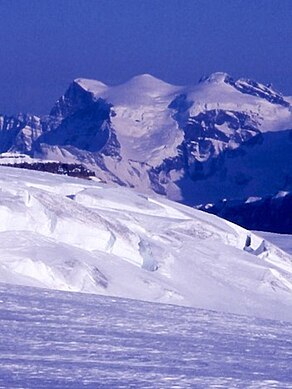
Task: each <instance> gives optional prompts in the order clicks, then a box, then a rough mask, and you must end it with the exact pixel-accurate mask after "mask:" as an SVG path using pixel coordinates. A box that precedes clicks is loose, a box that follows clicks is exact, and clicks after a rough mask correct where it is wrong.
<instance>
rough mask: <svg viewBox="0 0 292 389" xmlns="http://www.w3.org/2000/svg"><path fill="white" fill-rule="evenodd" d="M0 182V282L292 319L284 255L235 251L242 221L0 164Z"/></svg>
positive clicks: (290, 271)
mask: <svg viewBox="0 0 292 389" xmlns="http://www.w3.org/2000/svg"><path fill="white" fill-rule="evenodd" d="M0 186H1V190H0V220H1V223H0V281H2V282H7V283H14V284H22V285H28V286H41V287H44V288H51V289H60V290H66V291H82V292H88V293H97V294H102V295H109V296H120V297H128V298H133V299H140V300H148V301H156V302H164V303H171V304H177V305H185V306H192V307H200V308H206V309H213V310H218V311H225V312H232V313H240V314H247V315H252V316H258V317H266V318H272V319H279V320H292V309H291V307H292V261H291V256H290V255H289V254H287V253H285V252H283V251H281V250H280V249H278V248H277V247H275V246H273V245H272V244H270V243H266V244H265V247H266V250H265V251H264V252H263V253H262V254H260V255H259V256H255V255H252V254H251V253H248V252H246V251H243V247H244V245H245V242H246V238H247V235H248V231H246V230H244V229H243V228H241V227H238V226H236V225H234V224H232V223H230V222H227V221H224V220H222V219H219V218H218V217H216V216H213V215H209V214H206V213H204V212H201V211H198V210H194V209H191V208H188V207H186V206H183V205H180V204H178V203H173V202H171V201H169V200H166V199H165V198H164V197H159V196H156V197H147V196H145V195H142V194H137V193H135V192H134V191H132V190H130V189H128V188H121V187H114V186H109V185H106V184H102V183H97V182H94V181H88V180H82V179H78V178H69V177H65V176H55V175H52V174H49V173H41V172H33V171H28V170H21V169H16V168H15V169H12V168H8V167H3V166H2V167H0ZM261 244H262V238H260V237H258V236H256V235H254V234H252V235H251V248H252V249H254V250H255V249H257V248H258V247H259V246H260V245H261Z"/></svg>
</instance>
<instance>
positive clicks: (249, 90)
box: [0, 73, 292, 232]
mask: <svg viewBox="0 0 292 389" xmlns="http://www.w3.org/2000/svg"><path fill="white" fill-rule="evenodd" d="M0 152H1V153H7V152H9V153H10V155H11V153H12V154H14V153H22V154H25V155H27V156H29V157H30V158H37V159H41V160H50V161H59V162H61V163H63V164H64V163H65V164H79V165H80V164H81V165H84V166H85V167H86V169H88V170H90V171H92V172H94V173H95V175H96V176H97V177H98V178H100V179H101V180H103V181H106V182H113V183H117V184H119V185H123V186H129V187H134V188H136V189H137V190H138V191H140V192H143V193H151V192H156V193H159V194H163V195H166V196H167V197H168V198H170V199H173V200H176V201H179V202H182V203H184V204H188V205H192V206H197V205H198V204H203V205H202V208H206V204H209V203H212V204H214V203H218V202H220V201H221V200H222V199H227V200H228V201H230V200H232V201H233V200H234V199H237V200H241V199H243V200H242V201H243V202H245V199H246V198H249V197H266V196H271V197H272V196H275V194H276V193H278V192H279V191H285V192H288V193H289V192H290V191H292V98H291V97H285V96H283V95H282V94H281V93H279V92H277V91H276V90H274V88H273V87H272V86H271V85H263V84H260V83H257V82H255V81H251V80H247V79H239V80H234V79H233V78H232V77H230V76H229V75H228V74H226V73H214V74H212V75H210V76H209V77H205V78H202V79H201V80H200V82H199V84H198V85H196V86H191V87H181V86H173V85H170V84H167V83H165V82H163V81H161V80H158V79H156V78H154V77H152V76H150V75H147V74H146V75H141V76H137V77H134V78H132V79H131V80H130V81H128V82H127V83H125V84H122V85H119V86H113V87H109V86H107V85H105V84H103V83H101V82H99V81H94V80H86V79H77V80H75V81H74V82H73V83H72V84H71V85H70V86H69V88H68V90H67V91H66V92H65V94H64V95H63V96H62V97H61V98H60V99H59V100H58V101H57V102H56V104H55V106H54V107H53V108H52V110H51V112H50V114H49V115H47V116H44V117H41V118H40V117H37V116H34V115H30V114H25V115H24V114H21V115H18V116H16V117H8V116H0ZM213 210H214V209H213ZM284 214H285V212H284ZM285 223H286V222H285ZM284 232H287V231H284Z"/></svg>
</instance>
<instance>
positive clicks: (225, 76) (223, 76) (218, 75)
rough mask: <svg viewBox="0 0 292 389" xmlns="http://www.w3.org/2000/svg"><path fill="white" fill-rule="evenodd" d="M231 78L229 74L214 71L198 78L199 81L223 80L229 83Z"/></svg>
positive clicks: (209, 82)
mask: <svg viewBox="0 0 292 389" xmlns="http://www.w3.org/2000/svg"><path fill="white" fill-rule="evenodd" d="M231 80H232V78H231V76H230V75H229V74H227V73H224V72H215V73H212V74H210V75H209V76H204V77H202V78H201V79H200V81H199V82H200V83H208V84H221V83H223V82H225V83H229V82H230V81H231Z"/></svg>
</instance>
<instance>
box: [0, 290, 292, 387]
mask: <svg viewBox="0 0 292 389" xmlns="http://www.w3.org/2000/svg"><path fill="white" fill-rule="evenodd" d="M0 325H1V331H0V344H1V358H0V388H5V389H7V388H9V389H16V388H17V389H19V388H23V389H80V388H88V389H97V388H99V389H105V388H106V389H108V388H149V389H150V388H151V389H152V388H161V389H162V388H165V389H171V388H173V389H174V388H176V389H186V388H197V389H206V388H217V389H218V388H238V389H247V388H249V389H272V388H278V389H285V388H291V387H292V369H291V360H290V359H291V358H290V357H291V351H292V343H291V339H292V326H291V323H287V322H280V321H271V320H265V319H254V318H249V317H244V316H236V315H231V314H223V313H216V312H212V311H207V310H198V309H192V308H185V307H175V306H171V305H163V304H151V303H145V302H138V301H133V300H124V299H118V298H110V297H102V296H93V295H86V296H85V295H82V294H77V293H75V294H74V295H72V293H64V292H57V291H44V290H40V289H37V288H26V287H15V286H11V285H4V284H0Z"/></svg>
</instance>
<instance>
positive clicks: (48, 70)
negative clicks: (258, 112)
mask: <svg viewBox="0 0 292 389" xmlns="http://www.w3.org/2000/svg"><path fill="white" fill-rule="evenodd" d="M0 16H1V24H0V61H1V62H0V63H1V66H0V112H1V113H8V114H12V113H17V112H20V111H21V112H27V111H29V112H33V113H36V114H45V113H47V112H48V111H49V110H50V108H51V106H52V105H53V103H54V101H55V100H56V99H57V98H58V97H59V96H60V95H61V94H62V93H64V91H65V89H66V88H67V87H68V85H69V83H70V82H71V81H72V80H73V79H74V78H77V77H86V78H94V79H99V80H101V81H103V82H105V83H109V84H117V83H121V82H124V81H126V80H127V79H129V78H130V77H132V76H134V75H137V74H140V73H151V74H153V75H154V76H156V77H158V78H161V79H163V80H165V81H168V82H170V83H174V84H195V83H197V81H198V79H199V78H200V77H201V76H202V75H205V74H209V73H212V72H215V71H226V72H228V73H230V74H231V75H232V76H233V77H242V76H243V77H249V78H253V79H256V80H258V81H261V82H265V83H268V82H272V83H273V84H274V86H275V87H276V88H277V89H279V90H280V91H282V92H283V93H285V94H290V95H292V23H291V20H292V1H290V0H281V1H280V0H273V1H272V0H264V1H261V0H244V1H241V0H228V1H225V0H0Z"/></svg>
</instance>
